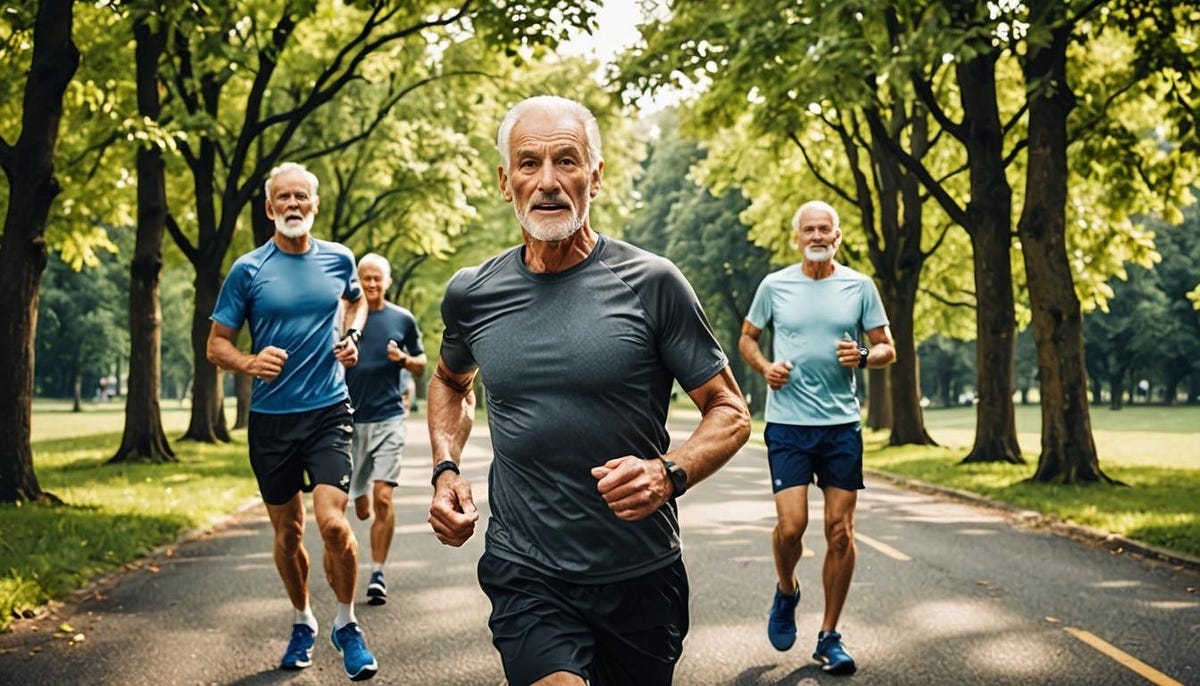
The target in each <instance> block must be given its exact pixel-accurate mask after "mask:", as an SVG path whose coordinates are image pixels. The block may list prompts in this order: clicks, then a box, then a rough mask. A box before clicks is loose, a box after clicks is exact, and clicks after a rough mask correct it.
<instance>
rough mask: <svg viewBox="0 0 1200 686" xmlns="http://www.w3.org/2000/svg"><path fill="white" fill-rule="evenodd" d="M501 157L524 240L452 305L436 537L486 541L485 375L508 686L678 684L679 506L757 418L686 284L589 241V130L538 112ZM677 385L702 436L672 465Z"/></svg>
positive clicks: (567, 110) (515, 129)
mask: <svg viewBox="0 0 1200 686" xmlns="http://www.w3.org/2000/svg"><path fill="white" fill-rule="evenodd" d="M498 147H499V149H500V153H501V156H502V158H503V161H504V164H503V165H501V166H500V168H499V177H500V188H501V193H502V194H503V196H504V199H505V200H506V201H508V202H511V203H513V205H514V210H515V211H516V214H517V218H518V219H519V221H520V223H521V227H522V237H523V239H524V240H523V244H522V245H521V246H518V247H515V248H512V249H510V250H508V251H506V252H504V253H502V254H500V255H498V256H496V257H494V258H492V259H490V260H488V261H487V262H484V263H483V264H482V265H480V266H478V267H474V268H471V269H464V270H462V271H460V272H459V273H458V274H456V275H455V276H454V277H453V278H452V279H451V281H450V284H449V286H448V287H447V289H446V296H445V299H444V300H443V303H442V318H443V320H444V321H445V325H446V330H445V334H444V336H443V340H442V349H441V358H440V359H439V361H438V366H437V370H436V371H435V372H434V375H433V379H432V381H431V383H430V388H429V397H428V400H427V402H428V415H429V431H430V438H431V441H432V446H433V459H434V473H433V485H434V488H435V492H434V497H433V503H432V505H431V507H430V523H431V525H432V526H433V529H434V532H435V534H436V535H437V537H438V539H439V540H441V541H442V542H443V543H446V544H448V545H454V546H458V545H462V543H463V542H465V541H466V540H467V539H468V538H470V536H471V535H472V534H473V533H474V527H475V522H476V521H477V519H478V513H477V511H476V508H475V504H474V500H473V498H472V495H471V487H470V485H469V484H468V482H467V481H466V480H465V479H464V478H463V477H462V476H461V475H460V474H459V466H458V462H459V459H460V457H461V455H462V447H463V445H464V444H465V442H466V439H467V436H468V434H469V432H470V428H471V422H472V419H473V415H474V395H473V392H472V385H473V382H474V378H475V375H476V373H478V374H479V375H480V377H481V378H482V381H483V384H484V386H485V387H486V389H487V409H488V425H489V429H490V431H491V436H492V447H493V451H494V459H493V461H492V466H491V471H490V473H489V481H488V485H489V491H488V492H489V498H488V500H489V504H490V507H491V518H490V520H489V522H488V529H487V537H486V541H485V544H486V545H485V552H484V555H483V557H482V558H481V560H480V562H479V580H480V585H481V586H482V587H483V589H484V591H485V592H486V593H487V594H488V596H489V598H490V599H491V601H492V617H491V621H490V622H489V625H490V627H491V629H492V636H493V642H494V643H495V645H496V647H497V649H498V650H499V651H500V655H501V659H502V662H503V664H504V670H505V676H506V677H507V679H508V682H509V683H510V684H513V685H514V686H516V685H518V684H530V683H534V682H536V681H539V680H542V679H545V678H548V677H549V678H554V679H561V680H562V681H561V682H560V683H579V684H582V683H584V680H588V681H589V682H590V683H591V684H669V683H670V682H671V677H672V675H673V673H674V665H675V662H676V661H677V660H678V658H679V653H680V650H681V648H682V641H683V637H684V636H685V635H686V633H687V626H688V613H687V578H686V573H685V571H684V569H683V563H682V559H681V557H680V550H679V522H678V519H677V510H676V504H675V498H677V497H678V496H680V495H683V493H684V491H685V490H686V489H687V488H689V487H690V486H694V485H695V484H696V483H698V482H699V481H701V480H703V479H704V478H705V477H707V476H708V475H710V474H711V473H713V472H714V471H716V469H717V468H719V467H720V466H721V465H722V464H724V463H725V462H726V461H727V460H728V459H729V458H730V457H732V456H733V454H734V453H735V452H736V451H737V450H738V448H740V447H741V446H742V444H743V443H744V442H745V441H746V438H747V436H748V434H749V415H748V412H747V410H746V406H745V403H744V402H743V400H742V397H741V393H740V391H739V390H738V387H737V384H736V382H735V381H734V379H733V375H732V373H731V372H730V370H729V366H728V360H727V359H726V356H725V354H724V353H723V352H722V351H721V348H720V345H719V344H718V343H717V341H716V339H715V338H714V336H713V334H712V331H711V329H710V327H709V325H708V322H707V320H706V319H705V317H704V312H703V309H702V308H701V307H700V304H699V302H698V301H697V299H696V296H695V293H694V292H693V291H692V289H691V287H690V285H689V284H688V283H687V280H686V279H684V277H683V275H682V274H681V273H680V272H679V270H678V269H677V268H676V267H675V266H674V265H673V264H671V263H670V262H669V261H667V260H665V259H663V258H661V257H658V256H656V255H652V254H650V253H647V252H645V251H643V250H640V249H638V248H635V247H633V246H631V245H629V244H627V243H623V242H621V241H618V240H615V239H612V238H610V237H606V236H602V235H599V234H597V233H596V232H595V231H593V230H592V228H591V227H590V225H589V222H588V207H589V204H590V201H591V199H592V198H593V197H595V195H596V194H597V193H598V192H599V189H600V182H601V175H602V171H603V167H604V164H603V161H602V158H601V156H600V135H599V132H598V130H597V128H596V123H595V119H594V118H593V117H592V116H591V113H590V112H588V111H587V110H586V108H584V107H583V106H582V105H579V104H578V103H575V102H573V101H570V100H565V99H562V98H554V97H536V98H530V99H529V100H526V101H524V102H522V103H520V104H518V105H517V106H516V107H514V108H513V109H512V110H511V111H510V112H509V115H508V116H507V117H506V118H505V120H504V123H503V124H502V125H501V127H500V133H499V136H498ZM676 380H677V381H678V382H679V383H680V385H681V386H682V387H683V389H684V390H685V391H687V392H688V394H689V395H690V396H691V398H692V400H693V401H694V402H695V403H696V405H697V407H699V408H700V410H701V412H702V419H701V422H700V424H699V426H698V427H697V428H696V430H695V432H694V433H693V434H692V436H691V437H690V438H689V439H688V441H686V442H685V443H684V444H683V445H682V446H680V447H679V448H677V449H676V450H674V451H672V452H669V453H668V448H669V447H670V437H669V435H668V433H667V430H666V426H665V423H666V419H667V405H668V401H669V400H670V394H671V386H672V383H673V382H674V381H676Z"/></svg>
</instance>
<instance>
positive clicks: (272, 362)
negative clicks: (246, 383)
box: [246, 345, 288, 383]
mask: <svg viewBox="0 0 1200 686" xmlns="http://www.w3.org/2000/svg"><path fill="white" fill-rule="evenodd" d="M287 358H288V354H287V351H286V350H284V349H283V348H276V347H275V346H273V345H268V346H267V347H265V348H263V349H262V350H259V351H258V354H256V355H254V356H253V357H252V358H251V359H250V364H249V365H248V366H247V368H246V373H247V374H249V375H250V376H253V377H254V378H256V379H258V380H260V381H266V382H267V383H270V382H272V381H274V380H275V379H276V377H278V376H279V375H280V373H282V372H283V363H284V362H286V361H287Z"/></svg>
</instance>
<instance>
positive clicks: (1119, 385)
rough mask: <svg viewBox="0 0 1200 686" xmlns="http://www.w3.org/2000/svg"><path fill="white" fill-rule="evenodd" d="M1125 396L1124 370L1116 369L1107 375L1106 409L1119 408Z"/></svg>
mask: <svg viewBox="0 0 1200 686" xmlns="http://www.w3.org/2000/svg"><path fill="white" fill-rule="evenodd" d="M1124 397H1125V372H1124V371H1116V372H1113V373H1112V374H1110V375H1109V377H1108V409H1110V410H1119V409H1121V407H1122V401H1123V400H1124Z"/></svg>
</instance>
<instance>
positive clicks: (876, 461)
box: [864, 406, 1200, 557]
mask: <svg viewBox="0 0 1200 686" xmlns="http://www.w3.org/2000/svg"><path fill="white" fill-rule="evenodd" d="M1038 412H1039V408H1037V407H1036V406H1030V407H1019V408H1018V411H1017V428H1018V439H1019V441H1020V444H1021V448H1022V451H1023V455H1024V457H1025V459H1026V461H1027V464H1024V465H1010V464H960V461H961V460H962V458H963V457H964V456H965V455H966V454H967V451H968V450H969V449H970V447H971V443H972V441H973V436H974V427H975V414H974V408H970V407H968V408H951V409H936V410H928V411H926V413H925V425H926V428H927V429H928V430H929V433H930V435H931V436H933V438H934V439H935V440H937V441H938V442H939V443H941V444H942V446H941V447H925V446H900V447H888V446H887V445H886V444H887V432H886V431H881V432H867V433H866V435H865V439H866V454H865V456H864V464H865V466H866V467H867V468H869V469H877V470H881V471H885V472H890V473H894V474H901V475H904V476H908V477H912V478H915V479H919V480H921V481H925V482H929V483H932V484H937V485H939V486H945V487H949V488H955V489H960V490H964V491H969V492H972V493H977V494H979V495H982V496H985V497H987V498H991V499H993V500H998V501H1001V502H1005V503H1009V504H1011V505H1015V506H1018V507H1022V508H1026V509H1030V510H1036V511H1038V512H1042V513H1044V514H1048V515H1052V516H1054V517H1057V518H1059V519H1061V520H1064V521H1070V522H1074V523H1077V524H1083V525H1087V526H1091V527H1095V528H1098V529H1102V530H1105V531H1109V532H1112V533H1116V534H1120V535H1123V536H1126V537H1129V538H1132V539H1136V540H1139V541H1142V542H1145V543H1149V544H1151V545H1155V546H1160V547H1163V548H1167V549H1170V550H1174V551H1178V552H1182V553H1186V554H1189V555H1192V556H1195V557H1200V440H1197V439H1200V407H1195V406H1192V407H1187V406H1183V407H1145V406H1137V407H1126V408H1124V409H1122V410H1119V411H1113V410H1109V409H1107V408H1093V409H1092V412H1091V417H1092V427H1093V435H1094V437H1095V441H1096V449H1097V452H1098V454H1099V457H1100V468H1101V469H1102V470H1103V471H1104V472H1105V473H1106V474H1108V475H1109V476H1110V477H1112V478H1114V479H1117V480H1119V481H1121V482H1124V483H1125V484H1127V486H1107V485H1101V484H1091V485H1070V486H1064V485H1060V484H1034V483H1030V482H1029V481H1028V478H1029V477H1030V476H1032V475H1033V472H1034V469H1035V467H1036V466H1037V459H1038V450H1039V444H1040V434H1039V432H1040V426H1041V421H1040V415H1039V414H1038Z"/></svg>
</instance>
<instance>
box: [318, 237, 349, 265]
mask: <svg viewBox="0 0 1200 686" xmlns="http://www.w3.org/2000/svg"><path fill="white" fill-rule="evenodd" d="M312 241H313V244H314V247H315V248H316V250H315V252H316V253H317V254H319V255H327V256H332V257H334V258H336V259H337V260H339V261H341V260H348V261H349V262H350V263H351V264H354V252H353V251H352V250H350V248H347V247H346V246H344V245H342V244H341V243H334V242H333V241H327V240H323V239H320V238H313V239H312Z"/></svg>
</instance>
